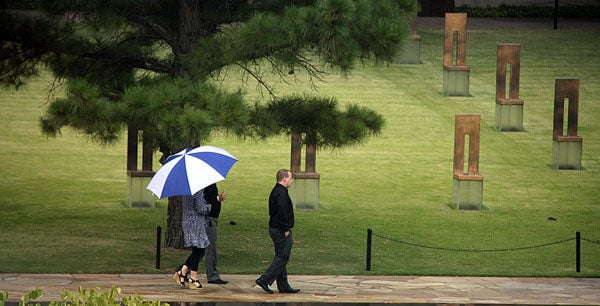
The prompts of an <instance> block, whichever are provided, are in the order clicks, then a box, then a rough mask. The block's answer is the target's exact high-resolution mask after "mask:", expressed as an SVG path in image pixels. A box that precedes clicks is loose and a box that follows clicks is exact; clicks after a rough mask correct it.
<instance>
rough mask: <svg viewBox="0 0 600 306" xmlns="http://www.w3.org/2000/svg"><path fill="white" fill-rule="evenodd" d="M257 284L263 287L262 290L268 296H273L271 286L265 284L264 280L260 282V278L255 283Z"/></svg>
mask: <svg viewBox="0 0 600 306" xmlns="http://www.w3.org/2000/svg"><path fill="white" fill-rule="evenodd" d="M255 283H256V284H257V285H258V286H259V287H261V288H262V290H264V291H265V292H266V293H268V294H273V290H271V289H270V288H269V286H267V284H265V283H264V282H263V281H262V280H260V278H259V279H257V280H256V281H255Z"/></svg>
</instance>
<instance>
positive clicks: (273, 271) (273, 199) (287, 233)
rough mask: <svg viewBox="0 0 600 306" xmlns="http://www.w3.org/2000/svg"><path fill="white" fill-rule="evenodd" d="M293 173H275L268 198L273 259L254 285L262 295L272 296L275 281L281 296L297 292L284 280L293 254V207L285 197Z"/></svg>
mask: <svg viewBox="0 0 600 306" xmlns="http://www.w3.org/2000/svg"><path fill="white" fill-rule="evenodd" d="M292 182H293V178H292V172H290V171H289V170H286V169H281V170H279V171H277V184H275V187H273V190H271V194H270V195H269V217H270V218H269V235H270V236H271V239H272V240H273V244H274V245H275V258H273V261H272V262H271V265H269V268H267V271H265V273H264V274H263V275H261V276H260V277H259V278H258V279H257V280H256V284H257V285H258V286H260V287H261V288H262V289H263V290H264V291H265V292H267V293H273V290H271V289H270V288H269V286H270V285H271V284H273V282H274V281H275V280H277V289H278V290H279V292H280V293H298V292H299V291H300V289H294V288H292V287H291V286H290V284H289V283H288V280H287V269H286V265H287V263H288V261H289V259H290V255H291V253H292V245H293V243H294V242H293V239H292V227H294V207H293V205H292V199H291V198H290V196H289V194H288V188H289V187H290V186H291V185H292Z"/></svg>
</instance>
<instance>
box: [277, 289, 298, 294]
mask: <svg viewBox="0 0 600 306" xmlns="http://www.w3.org/2000/svg"><path fill="white" fill-rule="evenodd" d="M298 292H300V289H294V288H288V289H283V290H279V293H298Z"/></svg>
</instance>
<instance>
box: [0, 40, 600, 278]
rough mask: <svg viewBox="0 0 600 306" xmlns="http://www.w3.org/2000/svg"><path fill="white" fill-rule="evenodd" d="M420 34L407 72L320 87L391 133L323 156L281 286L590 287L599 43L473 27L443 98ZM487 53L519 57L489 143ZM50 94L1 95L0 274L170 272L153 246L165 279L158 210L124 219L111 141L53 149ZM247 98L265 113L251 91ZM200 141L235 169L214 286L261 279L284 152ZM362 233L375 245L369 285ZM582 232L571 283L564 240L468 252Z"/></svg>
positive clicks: (596, 208)
mask: <svg viewBox="0 0 600 306" xmlns="http://www.w3.org/2000/svg"><path fill="white" fill-rule="evenodd" d="M419 34H420V35H421V37H422V42H421V61H422V62H423V63H422V64H420V65H397V64H394V65H384V66H375V65H372V64H366V65H364V66H358V67H357V69H356V70H355V71H353V73H352V74H350V75H349V76H348V77H340V76H337V75H331V76H329V77H328V78H327V82H325V83H319V84H317V85H318V92H316V93H317V94H321V95H325V96H336V97H337V98H338V101H339V102H340V104H341V105H344V104H346V103H359V104H362V105H365V106H368V107H370V108H372V109H374V110H376V111H378V112H379V113H381V114H382V115H383V116H384V117H385V119H386V126H385V128H384V130H383V133H382V135H381V136H379V137H376V138H371V139H369V140H368V141H366V142H365V143H363V144H362V145H359V146H355V147H350V148H346V149H342V150H337V151H327V150H325V151H319V153H318V155H317V172H319V173H320V174H321V180H320V209H319V210H318V211H297V212H296V216H297V217H296V218H297V221H296V228H295V231H294V238H295V245H294V250H293V252H292V259H291V261H290V263H289V265H288V270H289V272H290V273H291V274H377V275H383V274H386V275H387V274H389V275H494V276H557V277H563V276H582V277H598V276H600V244H599V242H600V232H599V230H598V229H599V226H598V224H599V220H600V219H599V218H600V153H599V152H600V139H599V136H600V133H599V132H600V60H599V59H598V50H600V40H598V39H597V37H600V31H599V30H559V31H556V30H551V29H548V30H540V29H537V30H470V31H469V32H468V39H467V40H468V47H467V65H468V66H470V68H471V72H470V94H471V96H469V97H447V96H445V95H444V94H443V92H442V89H443V88H442V81H443V76H442V50H443V32H442V30H428V31H422V32H420V33H419ZM498 43H518V44H521V82H520V84H521V86H520V97H521V99H523V100H524V101H525V107H524V128H525V131H524V132H498V131H497V130H496V129H495V122H494V118H495V117H494V116H495V115H494V109H495V104H494V103H495V102H494V98H495V73H496V45H497V44H498ZM298 73H299V74H298V77H300V78H301V79H302V77H303V75H302V74H301V73H300V72H298ZM557 77H572V78H579V79H580V86H581V87H580V108H579V135H580V136H581V137H583V139H584V140H583V162H582V164H583V169H582V170H577V171H573V170H560V171H559V170H554V169H553V168H552V165H551V164H552V118H553V103H554V80H555V78H557ZM223 82H224V84H225V85H226V86H231V87H232V88H235V87H237V86H238V85H239V84H240V78H239V77H238V76H237V75H235V74H231V75H229V77H228V78H227V79H225V80H224V81H223ZM48 85H49V79H48V78H42V79H40V80H39V81H36V82H33V83H31V84H30V85H29V86H26V87H24V88H23V89H22V90H20V91H19V92H14V91H11V90H8V89H2V91H1V94H0V123H1V124H0V146H1V148H2V149H1V150H0V177H2V179H1V180H0V210H1V215H0V246H2V247H1V248H0V273H11V272H22V273H67V272H68V273H164V272H171V271H172V270H173V269H174V267H175V266H176V265H177V264H179V263H180V262H181V261H182V260H183V259H184V258H185V256H187V254H188V252H187V251H185V250H173V249H163V252H162V265H161V269H158V270H157V269H155V241H156V227H157V226H162V227H163V229H164V228H165V224H166V205H167V201H166V200H159V201H157V205H156V208H153V209H139V208H129V207H127V205H126V204H125V193H126V156H125V153H126V144H125V141H124V139H123V141H121V143H120V144H118V145H115V146H111V147H106V148H102V147H101V146H99V145H98V144H96V143H93V142H92V141H91V140H89V139H88V138H87V137H86V136H85V135H81V134H78V133H76V132H74V131H72V130H65V131H63V132H64V133H63V135H62V136H61V137H58V138H47V137H45V136H43V135H41V132H40V129H39V126H38V118H39V117H40V116H41V115H42V113H43V111H44V109H45V106H46V105H45V104H44V99H45V97H46V94H45V90H46V89H47V86H48ZM245 90H246V91H247V92H248V95H249V96H250V97H251V98H260V95H259V94H258V93H257V92H256V87H255V84H247V85H246V87H245ZM276 90H277V91H278V92H279V93H286V92H302V93H304V92H311V86H310V84H309V83H308V82H307V81H305V80H303V81H302V82H300V83H293V84H285V83H278V84H277V88H276ZM312 92H313V93H315V92H314V91H312ZM456 114H480V115H481V152H480V173H481V175H483V176H484V183H483V190H484V193H483V210H482V211H463V210H456V209H454V208H453V207H452V205H451V200H452V167H453V165H452V163H453V146H454V117H455V115H456ZM124 136H125V135H124ZM206 144H210V145H215V146H220V147H223V148H226V149H227V150H228V151H229V152H231V153H232V154H234V155H235V156H236V157H238V158H239V162H238V163H237V164H236V165H235V166H234V167H233V169H232V171H231V172H230V174H229V176H228V179H227V181H225V182H222V183H220V189H222V190H224V191H225V192H227V194H228V199H227V201H226V202H224V204H223V205H224V207H223V210H222V213H221V224H220V232H219V235H220V240H219V243H220V245H219V252H220V257H219V267H220V270H221V273H224V274H230V273H243V274H246V273H247V274H260V273H262V272H263V271H264V269H265V268H266V266H267V264H268V262H269V261H270V260H271V259H272V256H273V251H272V244H271V242H270V239H269V236H268V230H267V220H268V208H267V205H266V200H267V197H268V193H269V191H270V189H271V188H272V186H273V184H274V183H275V182H274V181H275V179H274V176H275V172H276V171H277V170H278V169H279V168H287V167H289V164H290V160H289V158H290V157H289V154H290V144H289V139H288V137H286V136H281V137H276V138H271V139H268V140H266V141H254V140H240V139H238V138H236V137H231V136H225V135H216V136H215V137H213V138H212V139H211V140H210V142H208V143H206ZM157 156H158V155H157ZM158 167H159V166H158V163H157V164H156V169H158ZM549 217H553V218H555V219H556V221H549V220H548V218H549ZM229 221H235V222H236V225H230V224H229ZM368 228H372V229H373V231H374V233H375V234H376V235H378V236H375V237H374V239H373V262H372V271H370V272H366V271H365V257H366V238H367V229H368ZM577 231H580V232H581V235H582V237H583V238H584V239H587V240H584V241H582V258H581V259H582V263H581V273H576V272H575V241H574V240H569V241H567V242H564V243H557V244H553V245H550V246H547V247H543V248H527V249H524V250H518V251H499V252H470V251H469V250H488V249H513V248H520V247H529V246H536V245H540V244H545V243H551V242H556V241H562V240H565V239H570V238H574V237H575V233H576V232H577ZM163 241H164V239H163ZM399 241H403V242H411V243H416V244H420V245H426V246H434V247H442V248H447V249H456V250H463V251H456V250H435V249H428V248H422V247H415V246H411V245H408V244H404V243H399Z"/></svg>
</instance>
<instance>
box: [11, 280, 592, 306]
mask: <svg viewBox="0 0 600 306" xmlns="http://www.w3.org/2000/svg"><path fill="white" fill-rule="evenodd" d="M256 277H258V276H257V275H223V278H224V279H226V280H228V281H229V283H228V284H226V285H213V284H205V287H206V288H205V289H202V290H190V289H187V288H185V289H184V288H181V287H179V286H178V285H177V284H175V282H174V281H173V279H172V275H166V274H0V292H2V291H8V293H9V301H12V302H17V301H19V299H20V297H21V296H22V295H24V294H26V293H28V292H30V291H31V290H33V289H35V288H41V289H42V290H43V293H44V294H43V296H42V297H41V298H39V299H37V300H36V301H38V302H49V301H58V300H59V293H60V292H62V291H63V290H69V291H71V292H76V291H77V289H78V288H79V287H83V288H85V289H87V290H90V289H96V288H100V291H102V292H103V291H105V290H108V289H110V288H111V287H112V286H115V287H117V288H120V289H121V290H122V294H121V297H127V296H130V295H132V294H133V293H137V294H138V295H140V296H143V297H144V298H145V299H148V300H159V301H161V302H167V303H176V302H177V303H182V302H188V303H203V302H215V303H217V305H218V303H234V304H239V303H253V304H256V303H300V304H310V303H337V304H339V303H352V304H356V303H363V304H380V303H386V304H388V303H392V304H394V303H395V304H445V305H459V304H460V305H463V304H469V305H600V278H507V277H436V276H368V275H367V276H348V275H344V276H341V275H290V276H289V279H290V283H291V284H292V286H294V287H296V288H300V289H301V292H300V293H298V294H280V293H275V294H267V293H265V292H264V291H262V289H260V288H259V287H258V286H256V285H255V284H254V280H255V279H256ZM203 284H204V283H203ZM272 288H276V286H272Z"/></svg>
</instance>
